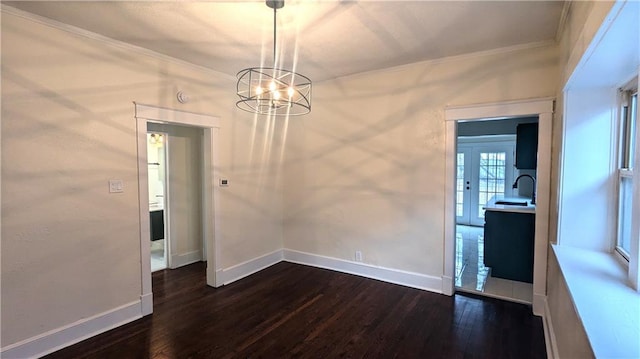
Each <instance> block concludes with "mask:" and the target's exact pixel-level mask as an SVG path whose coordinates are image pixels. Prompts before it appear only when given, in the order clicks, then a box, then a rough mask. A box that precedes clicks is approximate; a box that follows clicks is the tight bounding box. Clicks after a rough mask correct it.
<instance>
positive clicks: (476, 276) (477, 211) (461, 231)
mask: <svg viewBox="0 0 640 359" xmlns="http://www.w3.org/2000/svg"><path fill="white" fill-rule="evenodd" d="M534 121H535V122H537V117H531V118H513V119H500V120H487V121H477V122H460V123H458V124H457V126H458V128H457V133H458V137H457V145H456V149H457V151H456V152H457V153H456V154H457V158H456V160H457V161H456V179H455V181H456V184H455V186H456V243H455V246H456V263H455V287H456V290H458V291H463V292H472V293H475V294H480V295H485V296H490V297H498V298H503V299H508V300H512V301H516V302H522V303H529V304H530V303H531V300H532V295H533V288H532V285H531V284H530V283H523V282H516V281H512V280H507V279H504V278H499V277H498V276H494V275H493V272H492V269H493V268H491V267H489V266H488V265H487V262H486V261H485V256H484V254H485V241H484V239H485V236H484V224H485V206H486V204H487V202H489V201H490V200H491V199H492V198H494V197H514V196H517V191H516V190H514V189H513V188H512V186H511V184H512V183H513V180H514V178H515V177H516V175H517V174H518V171H519V170H517V169H515V166H514V164H515V160H514V157H515V148H516V129H517V126H518V125H519V124H521V123H529V122H534ZM486 249H489V248H488V247H487V248H486ZM530 253H531V252H530ZM509 254H510V253H505V255H509Z"/></svg>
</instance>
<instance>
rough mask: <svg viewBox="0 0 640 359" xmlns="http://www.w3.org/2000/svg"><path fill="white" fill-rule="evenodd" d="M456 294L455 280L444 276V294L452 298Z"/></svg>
mask: <svg viewBox="0 0 640 359" xmlns="http://www.w3.org/2000/svg"><path fill="white" fill-rule="evenodd" d="M453 293H455V288H454V286H453V278H451V277H448V276H446V275H443V276H442V294H444V295H448V296H452V295H453Z"/></svg>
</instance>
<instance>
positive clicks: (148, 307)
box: [140, 293, 153, 316]
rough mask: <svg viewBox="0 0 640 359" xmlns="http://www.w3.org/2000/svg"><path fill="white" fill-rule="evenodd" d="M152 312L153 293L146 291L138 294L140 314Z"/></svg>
mask: <svg viewBox="0 0 640 359" xmlns="http://www.w3.org/2000/svg"><path fill="white" fill-rule="evenodd" d="M151 313H153V293H146V294H143V295H141V296H140V314H142V316H145V315H149V314H151Z"/></svg>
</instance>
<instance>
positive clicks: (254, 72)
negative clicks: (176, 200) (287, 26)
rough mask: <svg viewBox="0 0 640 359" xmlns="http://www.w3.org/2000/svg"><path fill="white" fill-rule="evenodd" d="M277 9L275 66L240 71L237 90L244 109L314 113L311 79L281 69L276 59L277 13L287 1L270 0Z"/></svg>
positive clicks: (274, 18)
mask: <svg viewBox="0 0 640 359" xmlns="http://www.w3.org/2000/svg"><path fill="white" fill-rule="evenodd" d="M266 3H267V6H268V7H270V8H272V9H273V62H274V66H273V67H250V68H246V69H243V70H240V71H239V72H238V74H237V78H238V82H237V84H236V93H237V95H238V97H239V98H240V100H238V102H236V106H237V107H238V108H240V109H241V110H244V111H247V112H253V113H257V114H263V115H276V116H297V115H305V114H307V113H309V112H311V80H310V79H309V78H308V77H306V76H304V75H302V74H299V73H297V72H293V71H290V70H286V69H282V68H278V67H276V66H275V62H276V35H277V30H276V12H277V9H280V8H282V7H283V6H284V0H267V1H266Z"/></svg>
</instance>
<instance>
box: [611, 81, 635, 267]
mask: <svg viewBox="0 0 640 359" xmlns="http://www.w3.org/2000/svg"><path fill="white" fill-rule="evenodd" d="M636 84H637V82H636ZM637 117H638V89H637V87H636V88H632V89H629V88H627V89H625V90H623V91H622V92H621V108H620V123H619V129H620V130H619V139H618V143H619V148H618V158H619V165H618V235H617V241H616V249H617V250H618V252H620V254H622V256H623V257H625V258H626V259H627V260H629V253H630V252H631V232H632V231H631V228H632V216H631V208H632V202H633V201H632V199H633V176H634V171H633V164H634V161H635V151H636V126H637V122H638V121H637Z"/></svg>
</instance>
